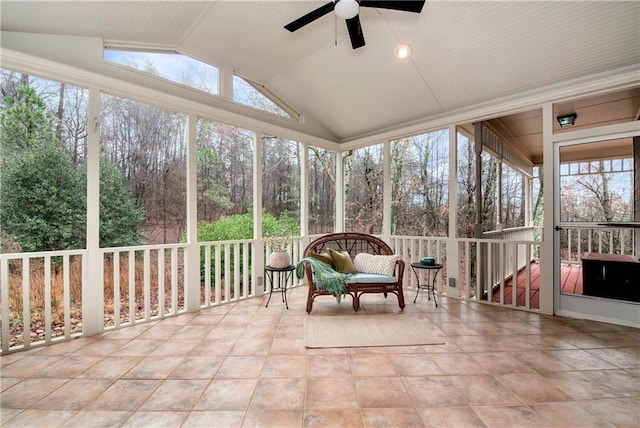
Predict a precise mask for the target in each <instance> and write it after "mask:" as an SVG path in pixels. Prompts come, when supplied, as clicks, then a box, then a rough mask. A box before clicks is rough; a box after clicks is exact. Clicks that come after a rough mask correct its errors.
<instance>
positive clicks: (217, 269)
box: [214, 244, 222, 303]
mask: <svg viewBox="0 0 640 428" xmlns="http://www.w3.org/2000/svg"><path fill="white" fill-rule="evenodd" d="M215 250H216V251H215V255H216V257H215V259H214V266H215V277H216V303H222V272H220V266H221V265H220V253H221V251H220V244H216V246H215Z"/></svg>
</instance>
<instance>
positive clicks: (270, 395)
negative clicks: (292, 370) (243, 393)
mask: <svg viewBox="0 0 640 428" xmlns="http://www.w3.org/2000/svg"><path fill="white" fill-rule="evenodd" d="M305 389H306V382H305V380H304V379H301V378H285V379H260V380H259V381H258V385H257V386H256V391H255V393H254V395H253V399H252V400H251V405H250V408H256V409H302V408H303V405H304V396H305Z"/></svg>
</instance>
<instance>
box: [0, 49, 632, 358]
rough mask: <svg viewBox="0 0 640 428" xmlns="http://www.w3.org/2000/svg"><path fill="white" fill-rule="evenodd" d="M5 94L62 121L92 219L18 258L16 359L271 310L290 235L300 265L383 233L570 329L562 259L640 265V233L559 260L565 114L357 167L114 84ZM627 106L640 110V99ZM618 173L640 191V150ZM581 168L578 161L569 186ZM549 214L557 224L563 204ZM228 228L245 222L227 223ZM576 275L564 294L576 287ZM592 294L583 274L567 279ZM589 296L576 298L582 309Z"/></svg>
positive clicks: (433, 132) (530, 116) (11, 273)
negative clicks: (242, 306) (308, 252)
mask: <svg viewBox="0 0 640 428" xmlns="http://www.w3.org/2000/svg"><path fill="white" fill-rule="evenodd" d="M20 60H21V58H20V55H17V56H16V57H15V58H14V59H13V61H14V63H13V64H14V67H15V70H22V69H23V67H24V66H23V65H21V61H20ZM9 64H10V65H11V64H12V62H11V61H9ZM51 67H52V68H53V69H55V68H56V66H55V65H51ZM36 71H39V72H40V73H41V74H44V75H45V76H46V75H47V73H46V72H45V71H44V70H41V69H37V68H36ZM51 74H52V75H55V73H51ZM52 78H53V77H52ZM3 79H4V84H5V88H6V89H7V92H8V93H11V92H12V91H16V92H17V90H16V88H19V87H20V85H21V84H23V83H25V82H26V83H27V85H26V86H28V87H31V88H32V89H34V92H35V95H36V96H40V95H42V97H43V104H42V110H43V113H46V112H47V110H49V112H53V111H58V112H61V113H58V116H56V114H53V116H54V117H56V118H57V121H51V122H47V124H46V126H48V127H49V128H50V129H49V131H50V132H51V135H52V136H53V137H52V138H55V139H57V140H56V141H58V142H59V143H61V146H62V147H64V149H65V150H66V153H67V154H68V159H67V158H65V159H67V160H66V161H65V162H68V167H69V169H70V170H72V171H73V172H74V174H78V175H80V176H81V178H80V179H77V180H76V181H75V182H74V183H75V184H74V187H73V189H74V191H76V192H78V193H77V194H78V195H80V197H79V198H77V199H78V200H82V201H83V203H84V205H82V204H79V205H81V206H80V209H81V211H82V215H81V216H79V218H80V223H78V224H76V226H77V227H75V228H74V230H75V231H76V233H75V234H74V236H75V237H76V238H77V241H74V243H73V244H72V245H71V248H66V249H58V248H54V249H50V250H49V251H45V250H42V249H41V248H39V247H37V246H35V245H34V246H31V247H27V246H25V247H24V248H21V247H20V246H10V245H9V246H6V247H3V252H2V255H1V256H0V280H1V284H2V292H1V294H0V299H1V305H2V306H1V307H2V314H9V316H8V317H7V318H5V317H3V318H2V319H3V323H2V329H1V330H2V331H1V332H2V337H1V339H0V340H1V343H2V352H10V351H15V350H21V349H28V348H30V347H32V346H37V345H41V344H48V343H52V342H55V341H58V340H67V339H70V338H72V337H75V336H77V335H93V334H96V333H100V332H103V331H108V330H111V329H118V328H122V327H129V326H133V325H135V324H137V323H140V322H147V321H153V320H157V319H162V318H166V317H171V316H175V315H180V314H184V313H188V312H193V311H197V310H200V309H203V308H209V307H213V306H218V305H222V304H227V303H232V302H237V301H239V300H244V299H249V298H253V297H259V296H261V295H263V294H264V293H265V292H268V291H269V290H268V289H265V287H267V285H265V281H264V265H265V261H266V260H267V257H268V254H269V253H270V251H271V249H270V248H268V246H267V245H265V241H264V238H265V237H266V236H268V234H269V233H271V232H273V231H274V230H277V228H278V227H280V226H281V225H282V224H283V223H280V222H281V221H283V219H284V220H286V222H287V224H288V223H293V224H294V232H293V235H294V239H293V242H292V244H291V245H290V247H289V251H290V252H291V256H292V261H293V262H294V263H297V261H298V260H299V259H300V255H301V254H302V251H303V249H304V247H305V245H306V244H307V243H308V242H309V241H310V240H311V239H313V238H314V237H315V236H318V235H320V234H323V233H328V232H333V231H342V230H349V231H355V232H364V233H371V234H374V235H376V236H379V237H381V238H382V239H384V240H385V241H387V242H388V243H389V244H390V245H391V246H392V248H394V250H395V251H396V253H398V254H399V255H400V256H401V257H402V258H403V259H404V260H405V261H406V262H407V264H409V262H412V261H417V260H419V259H420V258H421V257H422V256H433V257H435V258H436V260H438V261H439V262H440V263H442V264H443V265H444V269H443V271H442V272H441V275H439V277H438V282H437V284H436V288H437V290H436V291H437V292H438V293H440V294H441V295H442V296H447V297H451V298H458V299H468V300H474V301H480V302H484V303H486V304H492V305H499V306H509V307H512V308H517V309H522V310H526V311H535V312H541V313H545V314H551V313H553V311H554V309H553V302H554V298H553V293H554V290H553V281H554V279H553V276H552V275H551V274H550V273H549V272H553V267H552V266H553V260H554V257H555V255H557V254H559V255H560V256H561V263H562V265H563V266H564V265H571V264H575V262H576V261H577V260H579V257H580V254H582V253H584V252H600V253H609V254H632V255H635V257H637V248H638V244H637V240H638V237H637V234H636V232H635V229H634V228H629V227H618V228H616V227H614V226H615V225H613V224H609V225H606V226H599V225H587V226H585V227H587V229H588V230H585V231H583V232H580V233H579V234H576V233H575V232H576V230H577V229H580V227H573V226H574V225H571V226H572V227H567V225H564V231H566V232H567V233H566V238H564V237H561V238H560V239H559V242H560V249H559V251H558V252H557V253H556V250H555V249H554V248H553V246H552V245H551V241H552V240H553V239H552V238H551V239H550V235H545V233H546V231H549V230H551V229H552V228H553V221H551V222H550V221H549V218H547V217H545V216H547V215H548V212H549V210H543V206H542V205H543V204H542V201H543V200H545V198H546V197H548V194H549V189H550V188H552V187H553V184H554V180H555V179H556V178H558V180H562V179H563V177H565V176H571V174H565V175H563V170H562V167H559V168H558V171H557V174H554V170H553V168H551V169H550V170H549V162H546V163H543V162H542V161H543V160H544V157H543V155H544V154H545V153H546V152H549V151H551V145H552V141H551V140H552V139H553V138H560V139H561V138H562V137H561V136H562V135H563V134H562V133H563V131H562V130H559V129H557V130H556V129H553V128H554V127H555V126H556V125H555V116H556V111H560V110H561V109H563V108H564V106H563V104H561V103H558V104H557V105H554V104H552V103H546V104H545V106H544V108H543V109H540V108H534V109H532V110H530V111H527V112H524V113H514V114H512V115H508V116H502V117H497V118H495V119H488V120H482V121H466V122H465V121H461V122H460V123H452V124H448V125H446V126H443V125H441V126H438V127H433V128H432V129H430V130H422V131H421V132H414V133H411V134H408V136H403V137H388V138H380V140H379V141H378V142H377V143H375V144H362V145H361V146H360V145H353V146H350V147H352V148H349V149H348V150H343V147H342V146H340V145H339V144H328V143H327V142H324V141H318V140H317V139H312V138H310V140H311V142H307V141H305V138H304V137H303V136H300V135H298V139H295V138H293V136H294V135H292V134H291V133H289V134H287V133H286V132H283V134H287V135H286V137H280V136H278V132H275V131H278V130H277V129H275V130H274V129H273V128H272V127H271V128H270V127H265V128H269V129H268V131H269V132H267V130H256V129H260V126H258V125H259V124H254V125H255V126H254V127H253V128H255V129H249V128H252V127H243V126H240V125H233V124H230V123H227V122H224V121H222V120H219V119H217V118H216V117H217V116H216V114H215V111H208V110H206V109H203V108H201V106H198V105H194V104H191V103H185V104H184V105H180V107H181V108H175V105H172V106H171V108H170V107H169V106H168V105H167V104H171V103H167V102H164V101H163V100H162V97H161V96H158V94H154V95H153V96H150V95H149V93H147V91H145V90H144V89H140V90H139V92H136V91H135V90H134V91H132V93H131V97H129V96H127V97H125V96H123V95H121V92H122V91H121V90H117V89H116V88H114V87H112V86H109V85H106V84H105V87H104V88H101V87H100V83H101V82H100V81H99V79H98V82H97V83H96V85H95V86H91V87H90V88H85V87H83V86H82V85H80V84H78V85H77V86H74V85H71V84H68V83H63V82H61V81H59V80H49V79H45V78H43V77H40V76H39V75H38V74H35V73H26V72H19V71H13V70H12V69H10V68H7V69H4V70H3ZM23 86H25V85H23ZM134 88H135V87H134ZM117 94H120V95H117ZM616 95H617V96H616V97H615V99H624V100H625V101H626V103H625V104H629V105H631V106H637V105H640V101H639V100H640V95H639V90H638V89H637V88H635V89H632V90H621V91H619V92H618V93H617V94H616ZM47 97H48V98H47ZM612 102H614V101H610V100H608V99H607V97H603V96H594V97H591V98H590V99H589V100H588V102H586V101H585V103H587V104H588V105H589V106H592V105H593V104H594V103H595V104H598V105H601V106H602V107H601V108H602V109H603V110H610V109H611V104H612ZM174 104H179V103H176V102H174ZM60 105H62V106H63V108H60V107H59V106H60ZM577 106H578V107H579V103H577ZM577 109H578V112H579V115H582V111H581V110H580V109H579V108H577ZM206 113H208V115H207V114H206ZM625 114H626V113H625ZM580 117H582V116H580ZM626 119H628V117H627V116H625V115H621V116H620V119H616V120H619V121H623V122H622V123H620V124H616V123H612V124H609V125H601V124H600V123H596V124H587V125H585V128H584V129H582V130H576V131H574V132H591V129H595V130H596V132H601V130H602V129H604V130H605V131H607V132H610V133H614V134H615V132H614V131H616V130H618V129H619V130H620V132H619V133H622V134H625V135H626V134H633V133H638V131H637V130H636V128H637V123H635V122H637V121H635V122H634V121H625V120H626ZM616 120H613V122H615V121H616ZM239 122H241V121H239ZM43 123H44V122H43ZM518 123H520V124H522V123H526V124H527V126H524V128H527V127H529V128H531V127H534V128H536V129H538V128H540V127H541V125H544V124H545V123H546V124H547V125H546V126H547V128H549V129H547V134H549V135H551V136H552V138H547V140H546V146H545V148H544V150H543V147H542V146H535V145H531V146H528V145H526V144H524V141H526V138H524V137H525V135H526V131H521V130H520V129H519V128H518V126H517V125H516V124H518ZM552 123H553V125H551V124H552ZM612 127H613V128H612ZM611 129H613V131H612V130H611ZM536 135H537V134H536ZM538 137H540V139H542V137H541V135H538ZM536 138H537V137H536ZM625 138H626V137H625ZM636 139H637V138H636ZM536 141H538V140H537V139H536ZM636 145H637V143H636ZM587 152H593V150H591V151H589V150H587ZM572 153H580V151H579V150H578V151H573V152H572ZM616 156H617V157H616ZM616 156H613V157H612V156H606V157H603V158H597V159H598V161H599V162H600V164H601V165H605V164H606V165H609V166H608V167H607V168H609V169H608V170H604V169H603V170H602V171H600V172H599V173H602V174H610V173H613V172H622V173H625V174H627V175H629V176H630V177H632V180H633V179H635V180H636V182H637V176H638V174H634V172H635V170H637V165H638V162H636V161H635V156H637V150H636V151H633V150H627V152H625V153H621V154H619V155H616ZM613 158H615V159H617V160H616V162H618V160H619V163H620V164H621V165H622V168H621V169H620V171H617V169H618V168H617V166H614V160H613ZM132 159H135V161H132ZM551 159H553V158H551ZM574 161H576V160H575V159H568V160H567V162H569V164H567V165H569V166H568V167H567V168H568V170H569V171H571V168H572V167H571V166H570V163H571V162H574ZM563 162H564V161H563V159H562V158H561V159H560V164H561V165H564V164H565V163H563ZM607 162H608V163H607ZM603 168H604V167H603ZM23 170H26V171H35V169H31V170H30V169H28V168H24V169H23ZM614 170H615V171H614ZM542 171H546V173H545V174H544V175H546V179H545V176H544V175H543V174H542ZM549 171H551V173H549ZM17 172H21V171H17ZM574 175H575V174H574ZM105 177H107V178H109V180H110V181H105ZM76 178H77V177H76ZM633 185H635V184H633ZM543 187H544V188H546V189H547V192H546V193H545V192H542V188H543ZM114 189H120V192H116V193H113V190H114ZM626 189H627V190H626V191H627V192H628V190H629V186H627V187H626ZM636 189H637V187H636ZM110 192H111V193H110ZM551 193H553V192H551ZM609 194H610V195H613V194H614V193H613V192H609ZM636 194H637V190H636V191H635V193H633V194H632V196H631V197H629V193H626V194H620V195H618V196H616V197H615V198H611V197H610V198H609V199H610V200H615V202H616V204H617V206H618V207H622V208H621V209H623V211H624V213H625V214H624V215H626V217H624V216H623V217H607V219H608V220H618V219H619V220H623V221H633V215H632V214H634V215H635V213H637V212H638V198H637V196H635V195H636ZM123 195H125V196H126V195H128V197H127V198H123ZM616 195H617V194H616ZM3 197H4V196H3ZM546 201H547V204H546V205H547V206H552V207H554V206H557V204H554V201H553V198H552V199H550V200H546ZM549 201H550V202H549ZM3 202H4V201H3ZM114 202H115V203H114ZM634 203H635V206H634V207H633V209H631V208H629V207H630V206H633V204H634ZM560 204H561V205H562V202H561V203H560ZM123 206H126V207H127V210H128V214H129V215H127V216H125V217H126V218H128V219H129V220H133V219H138V220H137V221H138V223H137V224H136V225H132V224H131V223H128V224H126V225H125V227H122V225H121V224H120V225H119V224H118V222H117V221H114V219H116V218H118V217H117V210H116V209H115V208H122V207H123ZM575 206H576V207H578V208H579V207H580V206H581V205H580V204H579V203H576V204H575ZM574 211H576V210H574ZM114 216H115V217H114ZM59 217H60V218H61V220H62V222H63V226H64V227H63V228H62V229H64V228H65V227H67V228H68V226H69V224H64V222H65V221H67V220H69V219H68V218H67V216H64V215H62V216H59ZM69 217H70V216H69ZM120 218H122V217H120ZM228 218H232V219H234V221H235V222H230V223H225V222H222V223H217V222H219V221H221V220H223V219H228ZM564 220H566V219H564ZM609 222H610V223H611V221H609ZM119 226H120V227H122V229H125V230H128V231H133V233H131V234H130V235H127V236H126V239H127V241H126V242H127V244H123V242H124V241H122V240H121V238H122V237H123V235H122V233H115V232H118V227H119ZM138 226H139V227H138ZM274 228H275V229H274ZM601 229H602V230H601ZM51 231H53V229H51ZM564 231H563V232H562V235H563V236H564ZM107 232H109V233H107ZM120 232H121V231H120ZM545 236H546V237H545ZM53 241H54V242H57V241H56V240H55V239H54V240H53ZM5 244H13V242H12V241H11V240H7V241H5V242H3V245H5ZM5 248H7V249H5ZM562 272H565V270H564V269H563V270H562ZM410 273H411V272H405V275H404V277H405V284H404V285H405V289H406V290H408V293H410V292H411V291H410V290H414V289H415V286H416V279H415V277H414V276H413V275H411V274H410ZM562 275H563V277H562V278H561V279H560V281H559V282H560V283H561V284H565V283H570V281H569V280H568V279H567V280H565V279H564V278H565V277H564V275H565V274H564V273H563V274H562ZM579 276H581V273H580V272H579V271H577V272H576V271H575V270H573V271H572V272H568V273H567V274H566V277H567V278H576V277H579ZM578 284H579V282H578V281H577V280H576V282H575V284H574V285H573V290H574V291H573V294H576V295H580V293H579V290H580V286H579V285H578ZM291 285H292V286H297V285H301V284H298V282H297V281H296V280H294V282H293V283H292V284H291ZM567 290H569V288H563V289H562V292H561V293H563V294H568V293H567Z"/></svg>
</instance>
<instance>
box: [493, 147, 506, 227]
mask: <svg viewBox="0 0 640 428" xmlns="http://www.w3.org/2000/svg"><path fill="white" fill-rule="evenodd" d="M496 177H497V179H496V181H497V184H498V191H497V192H496V193H497V195H496V199H497V200H496V204H495V206H496V208H497V209H496V229H497V230H500V231H502V225H503V222H504V218H503V213H502V159H500V160H498V162H496Z"/></svg>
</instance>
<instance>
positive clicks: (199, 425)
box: [181, 410, 244, 428]
mask: <svg viewBox="0 0 640 428" xmlns="http://www.w3.org/2000/svg"><path fill="white" fill-rule="evenodd" d="M243 419H244V411H239V410H238V411H231V410H228V411H225V410H220V411H200V410H195V411H192V412H191V413H189V415H188V416H187V418H186V419H185V420H184V423H183V424H182V426H181V428H240V427H241V426H242V420H243Z"/></svg>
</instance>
